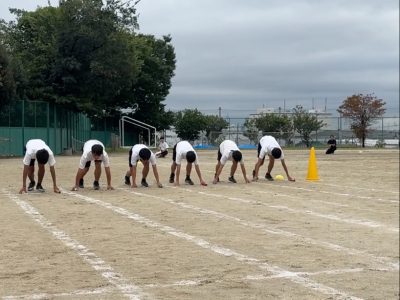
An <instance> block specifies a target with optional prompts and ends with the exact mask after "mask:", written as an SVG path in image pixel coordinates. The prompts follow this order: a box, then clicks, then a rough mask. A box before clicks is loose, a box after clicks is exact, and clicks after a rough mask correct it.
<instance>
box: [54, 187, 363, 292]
mask: <svg viewBox="0 0 400 300" xmlns="http://www.w3.org/2000/svg"><path fill="white" fill-rule="evenodd" d="M62 191H63V193H65V194H67V195H70V196H73V197H76V198H78V199H82V200H84V201H86V202H88V203H93V204H96V205H99V206H101V207H104V208H107V209H110V210H112V211H114V212H115V213H117V214H120V215H122V216H125V217H127V218H129V219H131V220H133V221H135V222H137V223H139V224H143V225H145V226H147V227H149V228H154V229H157V230H159V231H161V232H164V233H168V234H170V235H172V236H174V237H177V238H180V239H183V240H185V241H187V242H191V243H194V244H195V245H197V246H199V247H201V248H203V249H207V250H210V251H212V252H214V253H217V254H220V255H223V256H226V257H232V258H234V259H236V260H237V261H240V262H243V263H246V264H248V265H251V266H256V267H258V268H260V269H262V270H265V271H267V272H270V273H272V274H273V275H282V274H286V276H285V277H284V278H285V279H288V280H290V281H292V282H294V283H297V284H300V285H302V286H304V287H306V288H309V289H311V290H314V291H317V292H319V293H322V294H325V295H330V296H334V297H335V299H353V300H355V299H360V298H358V297H354V296H351V295H348V294H347V293H345V292H342V291H339V290H337V289H334V288H332V287H329V286H326V285H324V284H321V283H319V282H316V281H314V280H311V279H309V278H303V277H301V276H297V275H296V274H294V273H293V272H290V271H287V270H285V269H282V268H280V267H278V266H272V265H270V264H268V263H266V262H262V261H261V260H259V259H257V258H253V257H250V256H247V255H245V254H241V253H238V252H236V251H234V250H231V249H228V248H225V247H223V246H219V245H217V244H213V243H210V242H208V241H206V240H204V239H202V238H199V237H196V236H193V235H190V234H187V233H184V232H182V231H179V230H178V229H175V228H173V227H171V226H166V225H162V224H160V223H158V222H155V221H152V220H150V219H148V218H146V217H143V216H141V215H139V214H136V213H133V212H130V211H129V210H127V209H125V208H122V207H118V206H115V205H113V204H111V203H108V202H104V201H101V200H98V199H94V198H91V197H87V196H83V195H80V194H77V193H74V192H69V191H66V190H64V189H62Z"/></svg>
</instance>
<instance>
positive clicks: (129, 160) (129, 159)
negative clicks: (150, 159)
mask: <svg viewBox="0 0 400 300" xmlns="http://www.w3.org/2000/svg"><path fill="white" fill-rule="evenodd" d="M131 157H132V149H131V150H129V157H128V162H129V168H132V167H133V165H132V163H131ZM138 161H139V160H137V161H136V162H138Z"/></svg>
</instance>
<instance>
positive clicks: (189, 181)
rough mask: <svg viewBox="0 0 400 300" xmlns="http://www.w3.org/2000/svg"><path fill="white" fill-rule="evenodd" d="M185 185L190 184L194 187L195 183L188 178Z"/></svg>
mask: <svg viewBox="0 0 400 300" xmlns="http://www.w3.org/2000/svg"><path fill="white" fill-rule="evenodd" d="M185 183H186V184H189V185H194V183H193V181H192V179H190V177H186V179H185Z"/></svg>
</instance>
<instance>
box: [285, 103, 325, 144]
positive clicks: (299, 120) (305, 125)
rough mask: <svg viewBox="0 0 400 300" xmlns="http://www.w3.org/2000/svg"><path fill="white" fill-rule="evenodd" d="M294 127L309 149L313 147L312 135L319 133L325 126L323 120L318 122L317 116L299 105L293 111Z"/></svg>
mask: <svg viewBox="0 0 400 300" xmlns="http://www.w3.org/2000/svg"><path fill="white" fill-rule="evenodd" d="M292 118H293V126H294V130H296V131H297V132H298V133H299V134H300V136H301V140H302V141H303V142H304V143H305V144H306V146H307V147H310V145H311V141H312V139H311V133H312V132H313V131H318V130H319V129H321V128H322V127H323V126H324V125H325V124H324V122H323V121H322V120H318V118H317V116H316V115H314V114H311V113H309V112H307V111H306V110H304V109H303V107H302V106H301V105H297V106H296V107H295V108H294V109H293V116H292Z"/></svg>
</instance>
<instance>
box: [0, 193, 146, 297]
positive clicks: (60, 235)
mask: <svg viewBox="0 0 400 300" xmlns="http://www.w3.org/2000/svg"><path fill="white" fill-rule="evenodd" d="M2 192H3V194H5V195H6V196H8V197H9V198H10V199H11V200H13V201H14V202H15V203H16V204H17V205H18V206H19V207H20V208H22V210H23V211H24V212H25V213H26V214H27V215H28V216H29V217H31V218H32V219H33V220H34V221H35V222H36V223H38V224H39V225H40V226H41V227H42V228H44V229H46V230H47V231H48V232H50V233H51V234H52V235H53V236H54V237H55V238H57V239H58V240H60V241H61V242H63V244H64V245H65V246H67V247H68V248H70V249H72V250H74V251H75V252H76V253H78V254H79V256H81V257H82V258H83V260H85V261H86V262H87V263H88V264H89V265H90V266H91V267H92V268H93V269H94V270H96V271H97V272H98V273H100V275H101V276H102V277H104V278H105V279H106V280H107V281H108V282H109V283H111V284H112V285H113V286H115V287H116V288H118V289H119V290H120V291H121V292H122V294H123V295H124V296H125V297H127V298H129V299H134V300H139V299H142V298H143V296H144V295H142V292H141V290H140V288H139V287H137V286H135V285H133V284H131V283H129V281H128V280H127V279H126V278H124V277H123V276H122V274H119V273H117V272H115V271H114V269H113V268H112V267H111V266H110V265H108V264H107V263H106V262H105V261H104V260H103V259H101V258H100V257H98V256H97V255H96V254H95V253H94V252H92V251H91V250H90V249H88V248H87V247H85V246H84V245H82V244H80V243H79V242H78V241H77V240H74V239H72V238H71V237H70V236H68V235H67V234H66V233H65V232H63V231H61V230H60V229H58V228H57V227H56V226H54V225H53V224H52V223H51V222H50V221H48V220H47V219H46V218H45V217H44V216H42V215H41V214H40V213H39V211H37V210H36V208H34V207H33V206H31V205H30V204H29V203H28V202H26V201H24V200H21V199H20V198H19V197H18V196H16V195H14V194H12V193H11V192H9V191H7V190H5V189H2Z"/></svg>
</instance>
